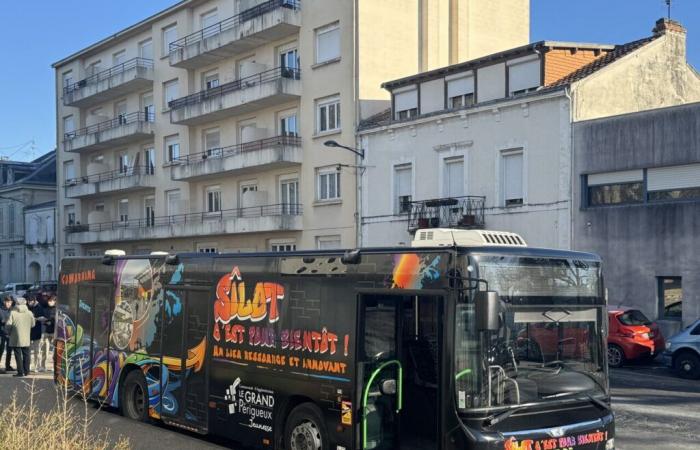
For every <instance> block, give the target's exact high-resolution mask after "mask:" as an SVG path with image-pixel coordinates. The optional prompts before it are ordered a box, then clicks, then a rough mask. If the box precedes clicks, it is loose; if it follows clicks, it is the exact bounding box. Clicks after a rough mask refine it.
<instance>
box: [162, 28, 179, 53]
mask: <svg viewBox="0 0 700 450" xmlns="http://www.w3.org/2000/svg"><path fill="white" fill-rule="evenodd" d="M176 40H177V24H174V25H170V26H168V27H165V28H163V56H167V55H169V54H170V43H172V42H174V41H176Z"/></svg>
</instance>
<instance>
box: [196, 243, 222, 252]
mask: <svg viewBox="0 0 700 450" xmlns="http://www.w3.org/2000/svg"><path fill="white" fill-rule="evenodd" d="M204 245H205V246H203V247H200V246H199V245H198V246H197V253H218V251H217V249H216V247H206V244H204Z"/></svg>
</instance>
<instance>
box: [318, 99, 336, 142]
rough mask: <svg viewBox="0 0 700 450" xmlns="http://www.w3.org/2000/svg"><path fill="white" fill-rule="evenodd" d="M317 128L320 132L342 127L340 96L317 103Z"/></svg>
mask: <svg viewBox="0 0 700 450" xmlns="http://www.w3.org/2000/svg"><path fill="white" fill-rule="evenodd" d="M316 118H317V121H318V122H317V124H316V130H317V131H318V132H319V133H323V132H326V131H334V130H339V129H340V97H332V98H330V99H326V100H319V101H318V102H317V103H316Z"/></svg>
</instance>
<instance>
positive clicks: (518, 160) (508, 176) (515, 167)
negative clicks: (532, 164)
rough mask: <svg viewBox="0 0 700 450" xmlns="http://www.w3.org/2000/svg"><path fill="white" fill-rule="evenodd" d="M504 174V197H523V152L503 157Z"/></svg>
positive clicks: (508, 198)
mask: <svg viewBox="0 0 700 450" xmlns="http://www.w3.org/2000/svg"><path fill="white" fill-rule="evenodd" d="M503 163H504V167H505V170H504V175H505V183H504V184H505V199H506V200H511V199H518V198H523V154H522V153H516V154H512V155H506V156H504V157H503Z"/></svg>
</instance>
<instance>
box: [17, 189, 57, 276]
mask: <svg viewBox="0 0 700 450" xmlns="http://www.w3.org/2000/svg"><path fill="white" fill-rule="evenodd" d="M55 223H56V201H55V200H52V201H50V202H45V203H39V204H36V205H32V206H27V207H25V208H24V231H25V232H24V260H25V276H24V280H25V281H27V282H29V283H37V282H39V281H55V280H56V279H57V273H56V271H57V268H58V261H57V260H56V226H55Z"/></svg>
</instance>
